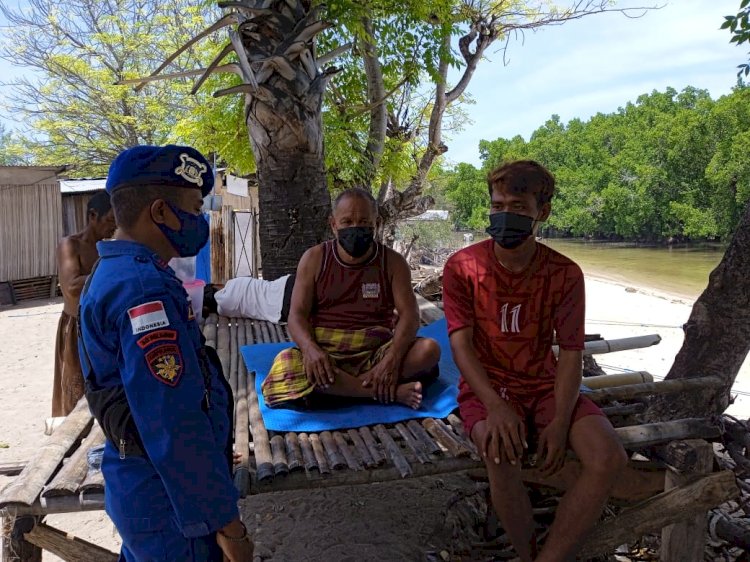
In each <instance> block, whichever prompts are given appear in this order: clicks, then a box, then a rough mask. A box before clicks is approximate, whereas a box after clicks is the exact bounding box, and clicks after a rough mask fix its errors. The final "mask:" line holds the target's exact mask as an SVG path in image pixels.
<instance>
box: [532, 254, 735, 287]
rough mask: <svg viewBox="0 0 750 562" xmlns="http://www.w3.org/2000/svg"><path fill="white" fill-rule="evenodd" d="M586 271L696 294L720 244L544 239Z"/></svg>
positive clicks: (714, 262)
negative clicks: (639, 244) (656, 245)
mask: <svg viewBox="0 0 750 562" xmlns="http://www.w3.org/2000/svg"><path fill="white" fill-rule="evenodd" d="M544 243H545V244H547V245H548V246H550V247H551V248H554V249H555V250H557V251H558V252H560V253H562V254H565V255H566V256H568V257H569V258H571V259H573V260H574V261H576V262H577V263H578V265H580V266H581V268H582V269H583V271H584V272H585V273H588V274H593V275H600V276H603V277H607V278H610V279H614V280H617V281H621V282H624V283H627V282H630V283H633V284H634V285H642V286H648V287H651V288H654V289H657V290H660V291H665V292H669V293H675V294H677V295H681V296H685V297H689V298H691V299H695V298H697V297H698V296H699V295H700V294H701V293H702V292H703V290H704V289H705V288H706V285H707V284H708V275H709V273H711V271H713V269H714V268H715V267H716V266H717V265H718V264H719V262H720V261H721V258H722V256H723V255H724V248H718V247H716V248H715V247H710V246H705V245H704V246H691V247H674V248H666V247H660V248H645V247H635V246H633V245H629V244H624V243H609V242H586V241H579V240H551V239H550V240H544Z"/></svg>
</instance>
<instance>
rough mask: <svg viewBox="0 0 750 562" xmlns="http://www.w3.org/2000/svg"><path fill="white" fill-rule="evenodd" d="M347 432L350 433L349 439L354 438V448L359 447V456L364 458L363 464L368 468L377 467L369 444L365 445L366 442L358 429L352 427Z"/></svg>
mask: <svg viewBox="0 0 750 562" xmlns="http://www.w3.org/2000/svg"><path fill="white" fill-rule="evenodd" d="M347 433H348V435H349V439H351V440H352V444H353V445H354V448H355V449H357V454H359V458H360V459H362V464H364V465H365V467H366V468H368V469H370V468H374V467H376V466H377V463H376V462H375V460H374V459H373V458H372V455H371V454H370V451H369V449H368V448H367V445H365V442H364V440H363V439H362V436H361V435H360V434H359V432H358V431H357V430H356V429H350V430H348V431H347Z"/></svg>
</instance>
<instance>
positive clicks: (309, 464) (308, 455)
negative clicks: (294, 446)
mask: <svg viewBox="0 0 750 562" xmlns="http://www.w3.org/2000/svg"><path fill="white" fill-rule="evenodd" d="M298 437H299V446H300V449H302V461H303V462H304V463H305V471H306V472H310V471H311V470H318V471H320V467H319V466H318V461H317V459H316V455H315V452H314V451H313V446H312V443H311V442H310V438H309V437H308V435H307V433H300V434H299V436H298Z"/></svg>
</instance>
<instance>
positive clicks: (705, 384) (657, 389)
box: [584, 376, 726, 404]
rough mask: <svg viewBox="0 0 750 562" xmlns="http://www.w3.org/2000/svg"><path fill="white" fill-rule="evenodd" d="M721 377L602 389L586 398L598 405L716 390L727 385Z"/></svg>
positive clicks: (587, 395)
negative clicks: (654, 396)
mask: <svg viewBox="0 0 750 562" xmlns="http://www.w3.org/2000/svg"><path fill="white" fill-rule="evenodd" d="M725 384H726V382H725V381H724V380H723V379H721V377H717V376H711V377H697V378H693V379H671V380H664V381H657V382H649V383H641V384H629V385H627V386H616V387H613V388H602V389H600V390H592V391H591V392H585V393H584V396H586V397H588V398H590V399H591V400H593V401H594V402H596V403H597V404H603V403H605V402H611V401H613V400H632V399H633V398H637V397H640V396H647V395H649V396H650V395H654V394H669V393H671V392H688V391H691V390H700V389H703V388H716V387H720V386H723V385H725Z"/></svg>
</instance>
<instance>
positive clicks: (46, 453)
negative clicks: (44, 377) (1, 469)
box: [0, 397, 92, 508]
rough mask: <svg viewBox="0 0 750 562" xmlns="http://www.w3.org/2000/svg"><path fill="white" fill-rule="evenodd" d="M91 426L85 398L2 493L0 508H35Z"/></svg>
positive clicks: (0, 495)
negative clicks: (52, 477) (13, 506)
mask: <svg viewBox="0 0 750 562" xmlns="http://www.w3.org/2000/svg"><path fill="white" fill-rule="evenodd" d="M91 422H92V417H91V412H90V411H89V405H88V403H87V402H86V398H85V397H83V398H81V399H80V400H79V401H78V404H77V405H76V407H75V408H74V409H73V411H72V412H71V413H70V414H69V415H68V416H67V418H66V419H65V422H63V424H62V425H61V426H60V427H59V428H58V429H57V431H55V433H54V434H53V435H52V436H50V437H49V438H48V439H47V441H46V442H45V443H44V444H43V445H41V446H40V447H39V449H38V450H37V452H36V454H35V455H34V458H33V459H32V460H31V461H30V462H29V464H27V465H26V467H25V468H24V469H23V470H22V471H21V474H19V475H18V476H17V477H16V479H15V480H13V481H12V482H11V483H10V484H8V486H6V487H5V488H4V489H3V491H2V494H0V508H2V507H3V506H6V505H9V504H23V505H31V504H33V503H34V500H36V498H37V496H38V495H39V493H40V492H41V491H42V488H43V487H44V485H45V484H46V483H47V481H48V480H49V478H50V476H52V474H54V472H55V471H56V470H57V468H58V466H59V465H60V462H61V461H62V460H63V458H64V457H65V455H66V453H67V452H68V451H69V450H70V448H71V447H72V446H73V444H74V443H76V442H77V441H78V439H79V438H80V436H81V434H82V433H83V432H85V431H86V430H87V429H88V428H89V427H90V426H91Z"/></svg>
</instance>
